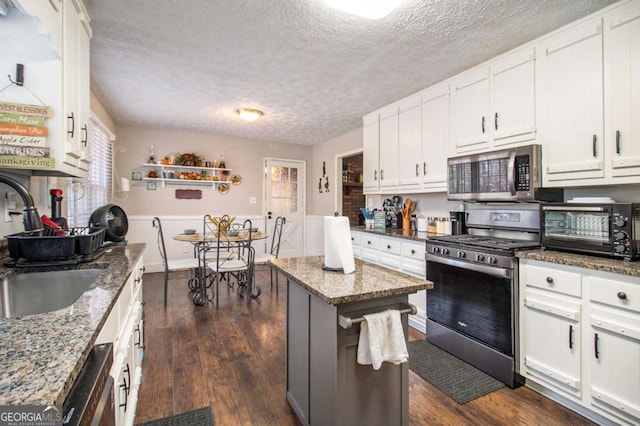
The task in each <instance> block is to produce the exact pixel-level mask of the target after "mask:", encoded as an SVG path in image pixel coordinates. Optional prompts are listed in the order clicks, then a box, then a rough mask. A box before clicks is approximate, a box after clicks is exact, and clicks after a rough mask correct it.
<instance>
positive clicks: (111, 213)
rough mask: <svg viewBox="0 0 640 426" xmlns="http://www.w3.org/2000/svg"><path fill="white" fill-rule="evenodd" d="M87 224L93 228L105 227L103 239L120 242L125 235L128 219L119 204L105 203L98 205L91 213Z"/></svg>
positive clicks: (127, 228)
mask: <svg viewBox="0 0 640 426" xmlns="http://www.w3.org/2000/svg"><path fill="white" fill-rule="evenodd" d="M89 226H90V227H94V228H107V230H106V231H105V237H104V239H105V240H106V241H115V242H120V241H124V237H125V236H126V235H127V231H128V230H129V221H128V220H127V215H126V214H125V212H124V210H122V208H121V207H120V206H116V205H115V204H107V205H104V206H102V207H98V208H97V209H96V210H95V211H94V212H93V213H91V217H89Z"/></svg>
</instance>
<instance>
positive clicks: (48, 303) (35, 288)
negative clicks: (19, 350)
mask: <svg viewBox="0 0 640 426" xmlns="http://www.w3.org/2000/svg"><path fill="white" fill-rule="evenodd" d="M103 272H104V269H97V268H94V269H73V270H68V271H48V272H23V273H18V274H14V275H10V276H8V277H6V278H4V279H3V280H2V294H1V298H0V301H1V302H2V317H4V318H15V317H23V316H26V315H34V314H43V313H47V312H51V311H55V310H58V309H62V308H64V307H67V306H70V305H72V304H73V303H74V302H75V301H76V300H78V299H79V298H80V296H82V293H84V292H85V291H86V290H87V289H88V288H89V287H90V286H91V284H93V283H94V282H95V280H96V279H97V278H98V276H99V275H100V274H101V273H103Z"/></svg>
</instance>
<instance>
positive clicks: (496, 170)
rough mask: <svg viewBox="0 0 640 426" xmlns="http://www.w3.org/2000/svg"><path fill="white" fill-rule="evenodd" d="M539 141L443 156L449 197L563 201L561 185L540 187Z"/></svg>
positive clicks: (478, 199)
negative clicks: (512, 146)
mask: <svg viewBox="0 0 640 426" xmlns="http://www.w3.org/2000/svg"><path fill="white" fill-rule="evenodd" d="M540 156H541V151H540V145H527V146H520V147H515V148H511V149H504V150H500V151H492V152H488V153H484V154H472V155H464V156H460V157H452V158H449V159H447V179H448V184H447V198H448V199H449V200H453V201H498V202H499V201H522V202H528V201H563V200H564V191H563V190H562V189H561V188H542V187H541V184H542V172H541V165H540Z"/></svg>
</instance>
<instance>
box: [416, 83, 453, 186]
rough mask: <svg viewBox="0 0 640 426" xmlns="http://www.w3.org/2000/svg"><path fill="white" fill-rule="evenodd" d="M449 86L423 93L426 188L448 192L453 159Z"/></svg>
mask: <svg viewBox="0 0 640 426" xmlns="http://www.w3.org/2000/svg"><path fill="white" fill-rule="evenodd" d="M449 124H450V123H449V85H448V84H443V85H441V86H437V87H434V88H432V89H429V90H427V91H425V92H423V93H422V164H421V167H420V169H421V170H420V171H421V173H422V187H423V188H424V189H427V190H430V191H446V190H447V157H448V156H449Z"/></svg>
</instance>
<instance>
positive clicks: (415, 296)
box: [351, 231, 427, 332]
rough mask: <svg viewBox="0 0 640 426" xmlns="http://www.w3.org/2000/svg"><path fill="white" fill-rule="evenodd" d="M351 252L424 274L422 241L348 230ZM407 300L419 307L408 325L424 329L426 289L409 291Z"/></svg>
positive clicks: (425, 262)
mask: <svg viewBox="0 0 640 426" xmlns="http://www.w3.org/2000/svg"><path fill="white" fill-rule="evenodd" d="M351 243H352V244H353V255H354V256H355V257H356V258H358V259H362V260H365V261H367V262H371V263H375V264H377V265H380V266H384V267H385V268H389V269H394V270H396V271H401V272H404V273H406V274H409V275H413V276H416V277H419V278H423V279H426V278H427V261H426V258H425V250H426V245H425V243H424V241H415V240H409V239H405V238H397V237H386V236H379V235H375V234H373V233H370V232H360V231H351ZM409 303H411V304H412V305H415V307H416V308H417V309H418V314H417V315H410V316H409V325H411V326H412V327H413V328H415V329H417V330H420V331H422V332H425V331H426V318H427V291H426V290H420V291H418V292H417V293H412V294H410V295H409Z"/></svg>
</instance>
